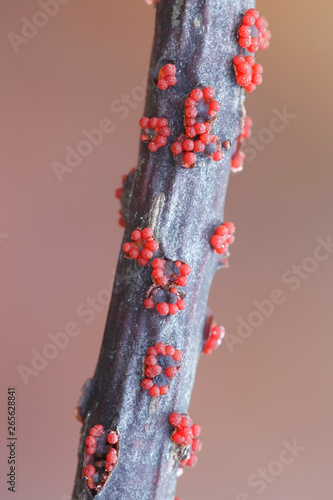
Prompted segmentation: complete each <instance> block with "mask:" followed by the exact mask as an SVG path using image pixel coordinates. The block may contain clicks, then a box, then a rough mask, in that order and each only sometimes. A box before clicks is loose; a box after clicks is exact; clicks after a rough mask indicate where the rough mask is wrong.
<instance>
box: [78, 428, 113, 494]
mask: <svg viewBox="0 0 333 500" xmlns="http://www.w3.org/2000/svg"><path fill="white" fill-rule="evenodd" d="M118 455H119V436H118V433H117V432H116V431H110V432H107V431H105V430H104V427H103V426H102V425H95V426H94V427H92V428H91V429H90V431H89V435H88V436H87V437H86V440H85V454H84V461H83V469H82V475H83V479H84V481H85V483H86V486H87V488H89V490H90V491H91V493H92V494H93V495H94V496H95V495H97V493H99V492H100V491H101V490H102V488H103V487H104V485H105V483H106V481H107V480H108V478H109V476H110V474H111V472H112V471H113V469H114V468H115V466H116V465H117V462H118Z"/></svg>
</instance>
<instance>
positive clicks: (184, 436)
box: [169, 413, 202, 467]
mask: <svg viewBox="0 0 333 500" xmlns="http://www.w3.org/2000/svg"><path fill="white" fill-rule="evenodd" d="M169 422H170V424H171V425H173V427H174V431H173V432H172V434H171V439H172V441H173V442H174V443H175V444H176V445H177V446H180V447H182V448H184V450H183V451H185V453H186V455H185V458H184V459H183V460H181V461H180V467H184V466H188V467H193V466H194V465H195V464H196V463H197V461H198V458H197V453H198V452H199V451H200V450H201V447H202V443H201V441H200V439H198V436H199V435H200V433H201V427H200V425H198V424H193V423H192V420H191V419H190V417H189V416H188V415H181V414H180V413H172V414H171V415H170V417H169Z"/></svg>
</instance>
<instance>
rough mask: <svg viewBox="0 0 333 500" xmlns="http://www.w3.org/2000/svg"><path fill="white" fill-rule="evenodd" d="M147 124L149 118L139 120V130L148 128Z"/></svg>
mask: <svg viewBox="0 0 333 500" xmlns="http://www.w3.org/2000/svg"><path fill="white" fill-rule="evenodd" d="M148 123H149V118H147V117H146V116H144V117H143V118H141V119H140V120H139V125H140V127H141V128H143V129H145V128H147V127H148Z"/></svg>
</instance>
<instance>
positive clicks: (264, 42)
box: [238, 9, 271, 54]
mask: <svg viewBox="0 0 333 500" xmlns="http://www.w3.org/2000/svg"><path fill="white" fill-rule="evenodd" d="M267 27H268V23H267V20H266V19H265V18H264V17H262V16H260V15H259V12H258V11H257V10H256V9H249V10H248V11H247V12H246V14H245V16H244V17H243V21H242V24H241V26H240V27H239V29H238V36H239V39H238V43H239V45H240V47H242V48H243V49H247V50H248V51H249V52H251V53H252V54H254V53H255V52H257V51H258V50H259V49H267V47H268V46H269V39H270V37H271V33H270V31H269V30H268V29H267Z"/></svg>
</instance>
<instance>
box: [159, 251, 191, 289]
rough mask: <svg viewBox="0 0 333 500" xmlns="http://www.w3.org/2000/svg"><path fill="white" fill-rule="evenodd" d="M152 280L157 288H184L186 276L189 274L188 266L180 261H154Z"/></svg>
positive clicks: (186, 281)
mask: <svg viewBox="0 0 333 500" xmlns="http://www.w3.org/2000/svg"><path fill="white" fill-rule="evenodd" d="M152 267H153V272H152V278H153V280H154V282H155V283H156V284H157V285H159V286H162V287H163V286H167V285H168V286H172V285H173V286H177V285H178V286H182V287H183V286H186V285H187V283H188V278H187V276H188V275H189V274H190V273H191V268H190V266H189V265H188V264H186V263H185V262H183V261H181V260H176V261H173V260H171V259H167V258H164V259H154V260H153V262H152Z"/></svg>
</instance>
